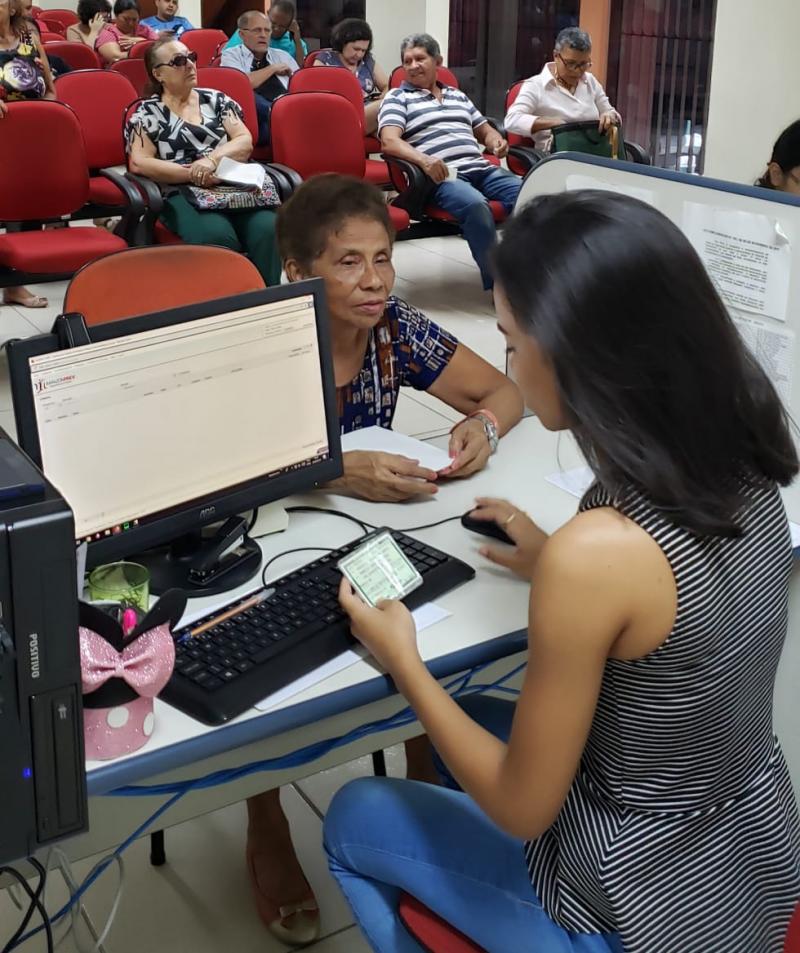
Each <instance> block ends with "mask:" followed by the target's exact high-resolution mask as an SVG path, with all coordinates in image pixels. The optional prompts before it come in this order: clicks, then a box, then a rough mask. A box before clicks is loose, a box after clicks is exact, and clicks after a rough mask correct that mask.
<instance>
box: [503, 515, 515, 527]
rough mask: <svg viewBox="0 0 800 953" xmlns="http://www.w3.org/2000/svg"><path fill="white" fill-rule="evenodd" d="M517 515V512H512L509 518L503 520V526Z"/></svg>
mask: <svg viewBox="0 0 800 953" xmlns="http://www.w3.org/2000/svg"><path fill="white" fill-rule="evenodd" d="M516 515H517V514H516V513H512V514H511V516H509V517H508V519H507V520H503V526H508V524H509V523H510V522H511V521H512V520H513V519H514V517H515V516H516Z"/></svg>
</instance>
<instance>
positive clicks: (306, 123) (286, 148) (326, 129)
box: [270, 93, 366, 179]
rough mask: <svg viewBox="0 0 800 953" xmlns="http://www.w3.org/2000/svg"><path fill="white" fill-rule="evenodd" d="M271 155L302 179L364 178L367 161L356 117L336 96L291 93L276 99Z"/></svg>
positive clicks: (272, 115)
mask: <svg viewBox="0 0 800 953" xmlns="http://www.w3.org/2000/svg"><path fill="white" fill-rule="evenodd" d="M270 129H271V131H272V156H273V159H274V160H275V162H280V163H282V164H283V165H288V166H289V167H290V168H292V169H294V170H295V171H296V172H298V173H299V175H300V176H301V177H302V178H303V179H307V178H309V177H310V176H312V175H317V174H318V173H320V172H338V173H339V174H340V175H354V176H355V177H356V178H358V179H363V178H364V172H365V168H366V158H365V156H364V137H363V136H362V134H361V125H360V123H359V119H358V114H357V113H356V111H355V109H354V108H353V105H352V103H349V102H348V101H347V100H346V99H345V98H344V97H343V96H337V95H336V94H335V93H294V94H293V95H291V96H281V97H280V98H279V99H276V100H275V103H274V104H273V106H272V114H271V116H270Z"/></svg>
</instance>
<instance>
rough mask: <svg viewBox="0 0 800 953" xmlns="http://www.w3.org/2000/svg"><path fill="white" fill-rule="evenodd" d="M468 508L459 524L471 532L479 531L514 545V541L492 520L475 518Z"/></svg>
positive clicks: (482, 534) (483, 534)
mask: <svg viewBox="0 0 800 953" xmlns="http://www.w3.org/2000/svg"><path fill="white" fill-rule="evenodd" d="M472 512H473V511H472V510H469V511H468V512H466V513H465V514H464V515H463V516H462V517H461V525H462V526H463V527H464V529H468V530H469V531H470V532H472V533H480V534H481V536H490V537H491V538H492V539H497V540H499V541H500V542H501V543H508V545H509V546H515V545H516V543H515V542H514V540H513V539H512V538H511V537H510V536H509V535H508V533H507V532H506V531H505V530H504V529H503V527H502V526H500V525H499V524H498V523H496V522H495V521H494V520H476V519H475V517H474V516H473V515H472Z"/></svg>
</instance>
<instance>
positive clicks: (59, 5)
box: [35, 0, 201, 26]
mask: <svg viewBox="0 0 800 953" xmlns="http://www.w3.org/2000/svg"><path fill="white" fill-rule="evenodd" d="M35 2H36V5H37V6H38V7H41V8H42V9H43V10H75V9H76V8H77V6H78V3H77V0H35ZM111 6H112V7H113V6H114V0H111ZM200 10H201V0H180V9H179V10H178V12H179V13H180V15H181V16H182V17H186V19H187V20H188V21H189V22H190V23H191V24H193V25H194V26H200V19H201V17H200Z"/></svg>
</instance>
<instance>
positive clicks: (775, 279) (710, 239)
mask: <svg viewBox="0 0 800 953" xmlns="http://www.w3.org/2000/svg"><path fill="white" fill-rule="evenodd" d="M683 231H684V232H685V234H686V237H687V238H688V239H689V241H690V242H691V243H692V245H694V247H695V250H696V251H697V253H698V255H700V257H701V258H702V260H703V264H704V265H705V266H706V269H707V271H708V273H709V275H710V276H711V280H712V281H713V282H714V284H715V285H716V286H717V290H718V291H719V293H720V295H721V296H722V299H723V301H724V302H725V303H726V304H727V305H728V307H731V308H737V309H739V310H742V311H748V312H751V313H752V314H757V315H760V316H763V317H769V318H774V319H775V320H776V321H785V320H786V309H787V304H788V300H789V279H790V277H791V269H792V256H791V245H790V244H789V239H788V238H787V237H786V234H785V233H784V231H783V229H782V228H781V226H780V223H779V221H778V220H777V219H775V218H769V217H768V216H767V215H756V214H754V213H752V212H737V211H733V210H731V209H721V208H714V207H713V206H710V205H701V204H700V203H699V202H684V203H683Z"/></svg>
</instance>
